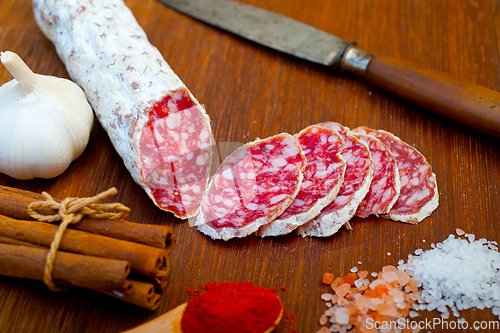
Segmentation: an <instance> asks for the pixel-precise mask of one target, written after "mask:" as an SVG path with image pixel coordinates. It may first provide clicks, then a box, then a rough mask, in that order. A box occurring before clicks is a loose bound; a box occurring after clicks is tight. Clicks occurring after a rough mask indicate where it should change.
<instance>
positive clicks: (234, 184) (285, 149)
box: [195, 133, 306, 240]
mask: <svg viewBox="0 0 500 333" xmlns="http://www.w3.org/2000/svg"><path fill="white" fill-rule="evenodd" d="M305 168H306V157H305V155H304V152H303V151H302V149H301V147H300V145H299V143H298V142H297V140H295V139H294V138H293V137H292V136H291V135H290V134H286V133H282V134H278V135H276V136H273V137H270V138H267V139H262V140H256V141H254V142H251V143H248V144H246V145H243V146H242V147H240V148H238V149H236V150H235V151H234V152H233V153H232V154H231V155H229V156H228V157H227V158H226V159H225V160H224V162H223V163H222V164H221V165H220V167H219V169H218V170H217V172H216V174H215V175H214V177H213V178H212V180H211V181H210V185H209V186H208V190H207V193H206V195H205V197H204V198H203V200H202V203H201V208H200V213H199V215H198V218H197V220H196V222H195V225H196V226H197V227H198V230H200V231H201V232H202V233H204V234H206V235H209V236H210V237H212V238H214V239H224V240H228V239H230V238H234V237H245V236H247V235H249V234H251V233H254V232H255V231H257V230H258V229H259V227H260V226H262V225H265V224H267V223H270V222H271V221H273V220H274V219H275V218H276V217H278V216H280V215H281V214H282V213H283V212H284V211H285V209H287V207H288V206H289V205H290V204H291V203H292V201H293V200H294V199H295V197H296V196H297V193H298V192H299V190H300V186H301V184H302V179H303V172H304V170H305Z"/></svg>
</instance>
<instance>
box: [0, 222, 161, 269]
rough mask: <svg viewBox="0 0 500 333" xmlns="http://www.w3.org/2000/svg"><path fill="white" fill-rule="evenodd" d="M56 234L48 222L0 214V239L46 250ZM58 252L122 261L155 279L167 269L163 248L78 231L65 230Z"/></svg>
mask: <svg viewBox="0 0 500 333" xmlns="http://www.w3.org/2000/svg"><path fill="white" fill-rule="evenodd" d="M56 231H57V226H54V225H51V224H48V223H43V222H34V221H25V220H16V219H13V218H10V217H7V216H4V215H0V236H5V237H9V238H13V239H17V240H20V241H24V242H29V243H33V244H38V245H43V246H46V247H49V246H50V244H51V243H52V240H53V239H54V235H55V233H56ZM59 249H60V250H61V251H66V252H72V253H78V254H85V255H91V256H96V257H104V258H112V259H119V260H126V261H128V262H129V263H130V266H131V268H132V270H134V271H136V272H138V273H140V274H145V275H149V276H156V274H157V273H158V272H159V271H160V270H165V269H166V268H167V260H168V256H167V253H166V251H165V250H163V249H159V248H155V247H152V246H148V245H144V244H138V243H134V242H129V241H124V240H120V239H115V238H111V237H106V236H101V235H96V234H92V233H88V232H84V231H79V230H70V229H67V230H65V232H64V236H63V238H62V241H61V244H60V246H59Z"/></svg>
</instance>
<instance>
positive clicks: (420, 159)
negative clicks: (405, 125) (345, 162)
mask: <svg viewBox="0 0 500 333" xmlns="http://www.w3.org/2000/svg"><path fill="white" fill-rule="evenodd" d="M357 131H358V132H360V133H361V132H364V133H365V134H368V135H372V136H374V137H376V138H377V139H379V140H380V141H382V142H383V143H384V144H385V145H386V146H387V147H388V148H389V150H390V151H391V153H392V155H393V156H394V158H395V159H396V162H397V164H398V171H399V177H400V180H401V192H400V194H399V198H398V200H397V201H396V203H395V204H394V206H392V208H391V210H390V211H389V213H388V214H387V215H385V217H387V218H389V219H391V220H395V221H401V222H408V223H418V222H420V221H422V220H423V219H424V218H426V217H427V216H429V215H431V213H432V212H433V211H434V210H435V209H436V208H437V207H438V205H439V194H438V188H437V181H436V175H435V174H434V173H433V172H432V170H431V166H430V165H429V163H427V161H426V159H425V157H424V156H423V155H422V154H421V153H420V152H419V151H418V150H416V149H415V148H413V147H412V146H410V145H408V144H407V143H405V142H403V141H402V140H401V139H400V138H398V137H397V136H395V135H393V134H392V133H389V132H386V131H383V130H373V129H369V128H366V127H362V128H360V129H357Z"/></svg>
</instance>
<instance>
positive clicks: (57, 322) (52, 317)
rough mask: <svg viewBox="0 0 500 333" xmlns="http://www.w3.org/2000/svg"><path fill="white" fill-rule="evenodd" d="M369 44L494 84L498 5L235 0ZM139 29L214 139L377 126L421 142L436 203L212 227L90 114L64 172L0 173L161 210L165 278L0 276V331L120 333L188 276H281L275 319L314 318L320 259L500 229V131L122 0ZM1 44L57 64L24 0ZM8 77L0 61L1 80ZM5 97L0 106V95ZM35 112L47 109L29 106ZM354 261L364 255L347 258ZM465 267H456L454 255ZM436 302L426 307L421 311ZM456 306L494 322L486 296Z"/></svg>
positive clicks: (1, 1)
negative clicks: (163, 201) (82, 141)
mask: <svg viewBox="0 0 500 333" xmlns="http://www.w3.org/2000/svg"><path fill="white" fill-rule="evenodd" d="M242 2H245V3H249V4H253V5H256V6H259V7H262V8H266V9H269V10H272V11H275V12H278V13H281V14H284V15H287V16H289V17H292V18H294V19H297V20H300V21H302V22H304V23H306V24H309V25H312V26H314V27H317V28H319V29H322V30H324V31H326V32H329V33H332V34H334V35H336V36H338V37H340V38H343V39H345V40H354V41H356V42H357V43H358V45H359V46H360V47H361V48H363V49H364V50H366V51H368V52H371V53H373V54H376V55H389V56H392V57H396V58H399V59H402V60H406V61H411V62H413V63H416V64H418V65H421V66H426V67H429V68H433V69H438V70H442V71H444V72H447V73H449V74H452V75H455V76H458V77H461V78H464V79H467V80H470V81H472V82H475V83H477V84H480V85H482V86H485V87H487V88H490V89H493V90H496V91H500V74H499V73H500V43H499V40H500V3H499V2H498V1H497V0H458V1H445V0H419V1H405V0H376V1H374V0H350V1H343V0H295V1H282V0H245V1H242ZM126 3H127V5H128V6H129V7H130V8H131V10H132V11H133V13H134V14H135V16H136V17H137V20H138V22H139V24H140V25H141V26H142V27H143V28H144V30H145V31H146V33H147V35H148V37H149V39H150V41H151V42H152V44H154V45H155V46H156V47H157V48H158V49H159V50H160V52H161V53H162V54H163V55H164V57H165V59H166V60H167V62H168V63H169V64H170V65H171V67H172V68H173V69H174V71H175V72H176V73H177V74H178V75H179V76H180V78H181V79H182V80H183V81H184V82H185V83H186V85H187V86H188V87H189V89H190V90H191V91H192V92H193V94H194V95H195V96H196V97H197V98H198V100H199V101H200V102H201V103H202V104H204V105H205V106H206V109H207V111H208V113H209V115H210V117H211V119H212V126H213V131H214V135H215V139H216V141H217V142H218V143H219V144H220V147H221V148H224V147H227V146H230V145H231V144H230V143H243V142H248V141H251V140H254V139H255V138H256V137H261V138H263V137H267V136H270V135H274V134H277V133H280V132H288V133H296V132H298V131H300V130H301V129H303V128H304V127H306V126H308V125H311V124H314V123H318V122H324V121H337V122H340V123H342V124H344V125H346V126H349V127H351V128H353V127H356V126H360V125H364V126H368V127H372V128H377V129H384V130H387V131H390V132H392V133H394V134H395V135H397V136H399V137H401V138H402V139H403V140H405V141H406V142H408V143H409V144H411V145H413V146H414V147H416V148H417V149H418V150H419V151H420V152H422V154H424V156H426V158H427V160H428V161H429V162H430V163H431V165H432V168H433V171H434V172H435V173H436V175H437V180H438V187H439V193H440V206H439V207H438V209H437V210H436V211H435V212H434V213H433V214H432V216H431V217H429V218H427V219H425V220H424V221H422V222H421V223H420V224H418V225H409V224H403V223H398V222H392V221H389V220H385V219H382V218H376V217H369V218H366V219H360V218H354V219H353V220H352V226H353V228H354V230H353V231H347V230H345V229H342V230H341V231H340V232H339V233H338V234H336V235H334V236H333V237H329V238H325V239H319V238H305V239H303V238H302V237H300V236H297V235H295V234H291V235H287V236H284V237H277V238H266V239H260V238H258V237H255V236H250V237H246V238H244V239H237V240H231V241H228V242H224V241H213V240H211V239H210V238H208V237H206V236H204V235H203V234H201V233H199V232H198V231H196V230H195V229H191V228H190V227H189V225H188V223H187V222H184V221H181V220H179V219H176V218H174V216H173V215H172V214H170V213H166V212H162V211H160V210H159V209H158V208H156V206H154V204H153V203H152V202H151V200H150V199H149V198H148V197H147V196H146V194H145V193H144V192H143V191H142V190H141V189H140V188H139V186H137V185H136V184H135V183H134V182H133V180H132V178H131V177H130V175H129V173H128V171H127V170H126V169H125V167H124V165H123V163H122V161H121V159H120V158H119V156H118V155H117V154H116V152H115V151H114V149H113V148H112V146H111V143H110V141H109V139H108V137H107V135H106V133H105V132H104V130H103V129H102V128H101V126H100V125H99V123H98V122H97V121H96V123H95V125H94V128H93V130H92V133H91V138H90V142H89V145H88V147H87V149H86V150H85V152H84V153H83V155H82V156H81V157H80V158H78V159H77V160H76V161H75V162H73V163H72V164H71V166H70V167H69V169H68V170H67V171H66V172H65V173H64V174H62V175H61V176H59V177H57V178H54V179H50V180H40V179H37V180H30V181H19V180H15V179H12V178H10V177H8V176H5V175H0V184H1V185H8V186H13V187H18V188H21V189H28V190H32V191H36V192H41V191H48V192H49V193H51V194H52V195H54V196H55V197H65V196H92V195H95V194H97V193H98V192H101V191H104V190H106V189H108V188H110V187H112V186H115V187H116V188H117V189H118V191H119V194H118V195H117V196H116V200H117V201H119V202H122V203H123V204H125V205H127V206H129V207H130V208H131V209H132V213H131V215H130V220H131V221H135V222H137V223H152V224H166V225H169V226H171V227H172V228H173V230H174V233H175V234H176V236H177V239H178V242H177V245H176V248H175V250H174V252H173V253H172V254H171V261H172V269H173V270H172V276H171V280H170V283H169V285H168V288H167V289H166V290H165V291H164V294H163V300H162V303H161V305H160V307H159V308H158V309H157V310H156V311H153V312H149V311H147V310H143V309H140V308H137V307H135V306H133V305H129V304H125V303H121V302H119V301H117V300H115V299H113V298H110V297H107V296H103V295H100V294H97V293H95V292H91V291H87V290H82V289H78V288H72V289H70V290H68V291H65V292H58V293H56V292H51V291H49V290H48V288H47V287H46V286H45V285H44V284H43V283H41V282H36V281H29V280H20V279H14V278H8V277H2V276H0V331H1V332H92V333H98V332H119V331H123V330H126V329H130V328H132V327H135V326H137V325H139V324H141V323H144V322H146V321H148V320H151V319H153V318H155V317H157V316H159V315H161V314H163V313H165V312H167V311H168V310H170V309H172V308H174V307H175V306H177V305H179V304H182V303H184V302H186V301H189V300H190V299H191V296H189V295H188V293H187V291H186V289H189V288H191V289H198V288H200V286H202V285H204V284H207V283H209V282H213V281H219V282H221V281H232V282H236V281H243V280H250V281H252V282H253V283H254V284H256V285H260V286H263V287H266V288H276V289H278V294H279V296H280V297H281V299H282V300H283V303H284V306H285V307H286V309H287V313H288V314H292V315H294V317H295V320H292V319H291V317H288V320H287V319H286V318H285V320H284V321H283V322H282V323H281V324H280V325H279V326H278V328H277V330H276V332H279V333H282V332H290V331H291V330H292V329H295V330H296V331H297V332H315V331H316V330H317V329H318V328H319V324H318V318H319V316H320V315H321V314H322V313H323V311H324V310H325V305H324V302H322V301H321V300H320V295H321V294H322V293H323V292H324V291H325V290H328V288H326V287H324V286H323V285H322V284H321V277H322V275H323V273H325V272H332V273H334V274H335V276H340V275H345V274H347V273H348V272H349V270H350V269H351V267H353V266H357V267H358V268H360V269H366V270H368V271H370V272H371V271H379V270H380V269H381V267H382V266H383V265H387V264H397V262H398V260H400V259H407V256H408V254H410V253H413V252H414V251H415V250H416V249H418V248H422V249H429V248H430V246H431V243H437V242H441V241H443V240H444V239H445V238H447V237H448V235H449V234H451V233H454V232H455V228H461V229H463V230H465V231H466V232H468V233H473V234H475V235H476V237H484V238H486V239H489V240H495V241H500V231H499V228H498V225H499V223H500V210H499V208H498V202H499V201H500V190H499V186H500V149H499V145H500V139H499V138H498V137H494V136H490V135H487V134H485V133H482V132H481V131H478V130H475V129H472V128H470V127H467V126H465V125H462V124H460V123H457V122H454V121H451V120H448V119H446V118H444V117H442V116H438V115H436V114H434V113H432V112H430V111H427V110H425V109H423V108H421V107H417V106H415V105H414V104H411V103H409V102H406V101H404V100H402V99H400V98H398V97H395V96H393V95H391V94H389V93H386V92H384V91H382V90H380V89H378V88H374V87H373V86H370V85H368V84H366V83H364V82H362V81H361V80H358V79H356V78H354V77H352V76H349V75H342V74H338V73H333V72H331V71H329V70H326V69H325V68H322V67H320V66H318V65H313V64H310V63H307V62H305V61H302V60H297V59H295V58H292V57H290V56H286V55H283V54H280V53H278V52H275V51H272V50H269V49H266V48H264V47H261V46H258V45H255V44H253V43H251V42H248V41H246V40H243V39H241V38H238V37H235V36H233V35H231V34H229V33H226V32H223V31H220V30H217V29H215V28H212V27H210V26H208V25H205V24H203V23H200V22H198V21H195V20H193V19H191V18H188V17H186V16H184V15H181V14H179V13H177V12H175V11H173V10H171V9H169V8H166V7H164V6H163V5H161V4H159V3H158V2H156V1H153V0H127V1H126ZM0 50H1V51H7V50H10V51H14V52H16V53H18V54H19V55H20V56H21V58H23V59H24V60H25V61H26V63H27V64H28V65H29V66H30V67H31V68H32V70H33V71H34V72H36V73H41V74H49V75H55V76H60V77H66V78H67V77H68V74H67V72H66V70H65V68H64V65H63V64H62V62H61V61H60V60H59V58H58V56H57V54H56V52H55V50H54V47H53V45H52V44H51V43H50V42H49V41H48V40H47V39H46V38H45V37H44V35H43V34H42V33H41V32H40V30H39V29H38V27H37V25H36V23H35V21H34V18H33V13H32V9H31V3H30V1H28V0H17V1H10V0H0ZM10 79H11V77H10V75H9V73H8V72H7V70H6V69H5V68H3V67H2V68H0V84H3V83H5V82H7V81H8V80H10ZM0 107H3V105H0ZM40 116H43V115H40ZM358 262H361V264H360V263H358ZM464 269H467V268H466V267H464ZM437 315H438V314H437V313H436V312H432V313H422V316H423V318H433V317H436V316H437ZM463 316H464V318H465V319H466V320H467V321H468V322H469V323H470V325H472V322H473V321H474V320H495V319H496V318H495V317H494V316H493V315H492V314H491V312H490V311H489V310H484V311H479V310H469V311H464V312H463Z"/></svg>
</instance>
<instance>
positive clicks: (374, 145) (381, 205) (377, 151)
mask: <svg viewBox="0 0 500 333" xmlns="http://www.w3.org/2000/svg"><path fill="white" fill-rule="evenodd" d="M353 132H356V129H354V130H353ZM356 137H357V138H358V139H359V140H361V141H363V142H364V143H366V144H367V145H368V149H370V154H371V156H372V162H373V180H372V183H371V185H370V190H369V191H368V194H367V195H366V196H365V198H364V199H363V201H361V203H360V204H359V206H358V210H357V211H356V214H355V215H356V216H358V217H362V218H364V217H368V216H369V215H371V214H374V215H376V216H379V215H384V214H387V213H388V212H389V210H390V209H391V208H392V206H393V205H394V203H395V202H396V200H397V199H398V197H399V192H400V190H401V184H400V181H399V172H398V165H397V164H396V160H395V159H394V156H392V154H391V152H390V150H389V148H387V146H386V145H384V144H383V143H382V141H380V140H379V139H377V138H375V137H374V136H371V135H366V134H359V133H357V134H356Z"/></svg>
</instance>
